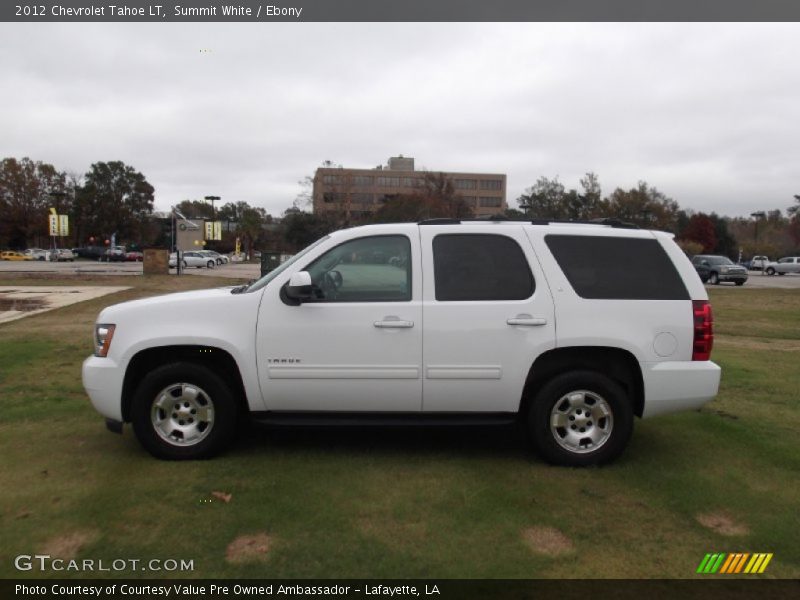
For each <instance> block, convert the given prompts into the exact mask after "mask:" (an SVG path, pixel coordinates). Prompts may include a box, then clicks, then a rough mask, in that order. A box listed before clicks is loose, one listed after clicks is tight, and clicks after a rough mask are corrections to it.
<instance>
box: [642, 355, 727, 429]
mask: <svg viewBox="0 0 800 600" xmlns="http://www.w3.org/2000/svg"><path fill="white" fill-rule="evenodd" d="M721 376H722V369H720V368H719V365H717V364H716V363H714V362H711V361H710V360H706V361H676V362H659V363H644V364H642V378H643V379H644V397H645V401H644V412H643V414H642V417H643V418H646V417H654V416H656V415H664V414H669V413H673V412H680V411H685V410H692V409H696V408H700V407H701V406H703V405H704V404H706V403H707V402H710V401H711V400H713V399H714V398H715V397H716V395H717V393H718V392H719V381H720V378H721Z"/></svg>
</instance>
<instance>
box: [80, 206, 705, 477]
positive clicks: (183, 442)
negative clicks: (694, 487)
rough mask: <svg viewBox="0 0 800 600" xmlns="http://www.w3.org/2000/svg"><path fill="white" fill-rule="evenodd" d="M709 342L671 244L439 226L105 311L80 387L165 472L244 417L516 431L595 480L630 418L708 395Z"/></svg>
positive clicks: (693, 282)
mask: <svg viewBox="0 0 800 600" xmlns="http://www.w3.org/2000/svg"><path fill="white" fill-rule="evenodd" d="M631 257H633V259H631ZM621 265H624V266H621ZM198 323H202V324H203V326H202V327H198ZM712 343H713V333H712V315H711V307H710V305H709V303H708V296H707V295H706V291H705V289H704V287H703V285H702V283H701V282H700V279H699V277H698V275H697V273H696V272H695V270H694V268H693V267H692V264H691V263H690V262H689V260H688V259H687V258H686V257H685V255H684V254H683V252H682V251H681V250H680V248H679V247H678V246H677V245H676V244H675V243H674V242H673V241H672V237H671V235H669V234H666V233H662V232H657V231H645V230H639V229H632V228H629V227H627V226H625V224H621V223H619V222H616V221H606V223H605V224H575V223H556V222H548V221H535V222H524V223H523V222H512V221H506V222H486V221H483V222H479V221H470V222H467V221H465V222H459V221H455V220H441V219H434V220H431V221H424V222H422V223H414V224H409V223H403V224H391V225H368V226H364V227H356V228H353V229H346V230H343V231H337V232H335V233H332V234H331V235H329V236H327V237H325V238H323V239H321V240H319V241H317V242H316V243H314V244H312V245H311V246H309V247H308V248H306V249H305V250H303V251H302V252H300V253H299V254H297V255H295V256H294V257H293V258H292V259H290V260H288V261H287V262H285V263H283V264H282V265H280V267H278V268H277V269H275V270H273V271H272V272H270V273H269V274H268V275H266V276H265V277H262V278H261V279H260V280H258V281H257V282H255V283H254V284H252V285H249V286H239V287H235V288H222V289H211V290H204V291H196V292H187V293H179V294H171V295H167V296H161V297H155V298H148V299H143V300H135V301H132V302H126V303H123V304H118V305H115V306H110V307H108V308H106V309H104V310H103V311H102V312H101V313H100V315H99V317H98V319H97V323H96V325H95V344H96V351H95V354H94V356H91V357H89V358H88V359H86V361H85V362H84V364H83V383H84V386H85V388H86V390H87V392H88V394H89V396H90V398H91V400H92V403H93V404H94V406H95V407H96V408H97V410H98V411H99V412H100V413H102V414H103V415H104V416H105V417H106V420H107V425H108V427H109V428H110V429H111V430H113V431H121V430H122V425H123V423H125V422H130V423H132V425H133V429H134V432H135V433H136V435H137V437H138V439H139V441H140V442H141V443H142V445H143V446H144V447H145V448H146V449H147V450H149V451H150V452H151V453H152V454H154V455H155V456H157V457H160V458H167V459H192V458H204V457H209V456H211V455H213V454H215V453H217V452H219V451H220V450H222V449H223V448H224V447H225V446H226V445H227V444H228V443H229V442H231V441H232V440H233V438H234V433H235V426H236V422H237V420H238V419H239V418H241V417H243V416H245V415H247V416H249V417H250V418H251V419H254V420H257V421H261V422H265V423H270V424H285V425H293V424H303V425H313V424H354V423H357V424H378V425H386V424H420V423H425V424H431V423H435V424H484V423H497V424H500V423H512V422H514V421H519V422H522V423H524V424H525V426H526V427H527V430H528V432H529V433H530V437H531V439H532V441H533V443H534V445H535V447H536V448H537V449H538V451H539V452H540V454H541V455H542V456H543V457H544V458H545V459H547V460H548V461H550V462H553V463H556V464H564V465H590V464H600V463H604V462H608V461H610V460H612V459H614V458H615V457H617V456H618V455H619V454H620V453H621V452H622V451H623V449H624V448H625V446H626V444H627V443H628V439H629V438H630V435H631V431H632V427H633V417H634V416H638V417H650V416H654V415H659V414H663V413H670V412H675V411H680V410H687V409H694V408H698V407H700V406H702V405H703V404H704V403H706V402H708V401H709V400H711V399H712V398H714V396H715V395H716V394H717V390H718V387H719V381H720V368H719V367H718V366H717V365H716V364H714V363H713V362H711V361H710V360H709V358H710V353H711V347H712Z"/></svg>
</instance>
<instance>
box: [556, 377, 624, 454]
mask: <svg viewBox="0 0 800 600" xmlns="http://www.w3.org/2000/svg"><path fill="white" fill-rule="evenodd" d="M613 428H614V417H613V414H612V412H611V407H610V406H609V404H608V402H606V400H605V399H604V398H603V397H602V396H600V395H599V394H597V393H595V392H590V391H588V390H575V391H572V392H569V393H567V394H564V395H563V396H561V398H559V399H558V401H557V402H556V403H555V404H554V405H553V410H551V411H550V432H551V433H552V435H553V439H555V441H556V443H558V445H559V446H561V447H562V448H564V449H565V450H567V451H568V452H572V453H574V454H587V453H589V452H594V451H596V450H598V449H599V448H601V447H602V446H603V444H605V443H606V442H607V441H608V440H609V438H610V437H611V431H612V430H613Z"/></svg>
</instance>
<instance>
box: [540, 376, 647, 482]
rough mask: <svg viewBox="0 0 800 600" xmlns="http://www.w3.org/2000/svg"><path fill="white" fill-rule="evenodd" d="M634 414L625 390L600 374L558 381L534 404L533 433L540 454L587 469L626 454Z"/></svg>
mask: <svg viewBox="0 0 800 600" xmlns="http://www.w3.org/2000/svg"><path fill="white" fill-rule="evenodd" d="M632 431H633V410H632V409H631V403H630V400H629V398H628V395H627V394H626V393H625V391H624V390H623V389H622V387H621V386H620V385H619V384H618V383H616V382H615V381H613V380H612V379H609V378H608V377H606V376H605V375H601V374H600V373H596V372H594V371H574V372H568V373H563V374H561V375H557V376H556V377H554V378H553V379H551V380H550V381H548V382H547V383H546V384H545V385H544V386H543V387H542V388H541V389H540V390H539V392H538V393H537V394H536V396H535V397H534V398H533V401H532V402H531V404H530V408H529V410H528V432H529V434H530V437H531V441H532V442H533V445H534V446H535V447H536V449H537V450H538V452H539V454H540V455H541V456H542V457H543V458H544V459H545V460H547V461H548V462H550V463H552V464H556V465H565V466H572V467H582V466H590V465H600V464H604V463H607V462H610V461H612V460H614V459H615V458H617V457H618V456H619V455H620V454H622V452H623V450H624V449H625V447H626V446H627V444H628V440H629V439H630V436H631V432H632Z"/></svg>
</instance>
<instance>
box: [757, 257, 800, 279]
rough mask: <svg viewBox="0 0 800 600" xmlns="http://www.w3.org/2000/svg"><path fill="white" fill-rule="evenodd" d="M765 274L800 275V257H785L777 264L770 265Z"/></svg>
mask: <svg viewBox="0 0 800 600" xmlns="http://www.w3.org/2000/svg"><path fill="white" fill-rule="evenodd" d="M764 272H765V273H766V274H767V275H775V273H777V274H778V275H786V274H787V273H800V256H785V257H783V258H781V259H779V260H778V261H777V262H772V263H769V265H768V266H767V268H766V269H765V271H764Z"/></svg>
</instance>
